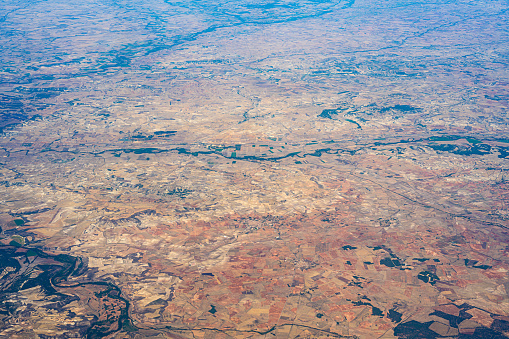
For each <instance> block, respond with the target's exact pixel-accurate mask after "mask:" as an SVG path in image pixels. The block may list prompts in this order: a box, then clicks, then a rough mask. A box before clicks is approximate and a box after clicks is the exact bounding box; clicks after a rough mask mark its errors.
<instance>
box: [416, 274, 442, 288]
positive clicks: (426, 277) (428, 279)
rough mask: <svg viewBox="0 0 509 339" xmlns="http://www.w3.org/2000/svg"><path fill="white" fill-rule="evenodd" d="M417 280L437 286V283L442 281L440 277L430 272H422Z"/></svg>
mask: <svg viewBox="0 0 509 339" xmlns="http://www.w3.org/2000/svg"><path fill="white" fill-rule="evenodd" d="M417 279H419V280H422V281H424V282H425V283H430V284H431V285H435V283H436V282H437V281H438V280H440V279H439V278H438V276H437V275H436V274H434V273H431V272H428V271H422V272H420V273H419V274H418V275H417Z"/></svg>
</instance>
